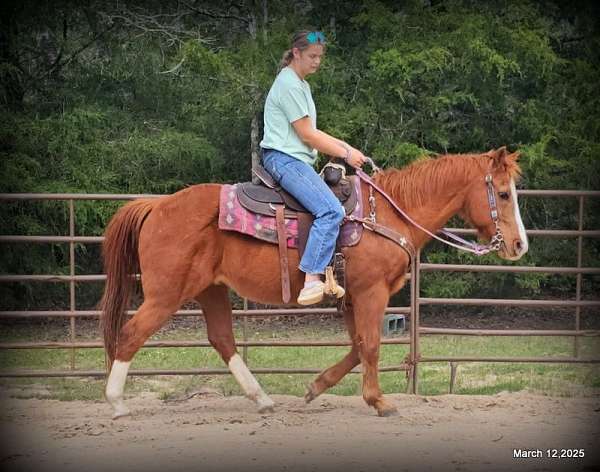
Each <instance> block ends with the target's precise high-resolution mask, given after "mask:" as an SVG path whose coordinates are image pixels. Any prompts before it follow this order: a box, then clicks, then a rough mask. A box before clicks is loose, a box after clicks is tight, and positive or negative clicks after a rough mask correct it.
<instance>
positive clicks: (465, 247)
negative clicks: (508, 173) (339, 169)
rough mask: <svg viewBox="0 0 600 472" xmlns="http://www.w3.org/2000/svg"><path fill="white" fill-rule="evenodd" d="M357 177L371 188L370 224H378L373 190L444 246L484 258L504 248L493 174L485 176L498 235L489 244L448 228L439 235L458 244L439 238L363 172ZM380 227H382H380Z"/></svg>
mask: <svg viewBox="0 0 600 472" xmlns="http://www.w3.org/2000/svg"><path fill="white" fill-rule="evenodd" d="M367 162H368V163H369V164H370V165H371V168H372V169H373V171H374V173H378V172H381V169H380V168H379V167H377V165H375V163H374V162H373V160H372V159H371V158H370V157H367ZM356 175H358V177H359V178H360V179H361V180H362V181H363V182H365V183H366V184H367V185H368V186H369V192H370V196H369V205H370V206H371V213H370V216H369V218H367V219H366V220H370V224H376V222H375V198H374V196H373V189H375V190H376V191H377V192H379V193H380V194H381V195H382V196H383V198H385V199H386V200H387V201H388V202H389V203H390V204H391V205H392V207H393V208H394V209H395V210H396V211H397V212H398V213H400V215H402V217H403V218H404V219H405V220H406V221H408V222H409V223H410V224H412V225H413V226H415V227H416V228H418V229H420V230H421V231H423V232H424V233H425V234H427V235H429V236H431V237H432V238H434V239H436V240H438V241H440V242H442V243H444V244H446V245H448V246H451V247H454V248H456V249H459V250H461V251H466V252H470V253H472V254H475V255H476V256H483V255H485V254H488V253H490V252H492V251H499V250H500V248H501V247H502V244H503V243H504V236H503V235H502V231H501V230H500V222H499V215H498V205H497V202H496V189H495V188H494V183H493V179H492V174H487V175H486V176H485V183H486V188H487V197H488V205H489V208H490V216H491V218H492V221H493V223H494V226H495V227H496V233H495V234H494V235H493V236H492V238H491V239H490V242H489V243H488V244H479V243H477V242H474V241H469V240H466V239H463V238H461V237H460V236H458V235H456V234H454V233H452V232H450V231H449V230H448V229H446V228H443V229H441V230H440V231H439V233H440V234H442V235H444V236H446V237H448V238H450V239H452V240H454V241H456V242H452V241H448V240H446V239H444V238H441V237H439V236H438V235H436V234H434V233H432V232H431V231H429V230H428V229H427V228H424V227H423V226H421V225H420V224H419V223H417V222H416V221H415V220H413V219H412V218H411V217H410V216H409V215H408V214H407V213H406V212H405V211H404V210H402V209H401V208H400V207H399V206H398V205H397V204H396V202H394V200H392V198H391V197H390V196H389V195H388V194H387V193H386V192H385V191H384V190H383V189H382V188H380V187H379V186H378V185H377V184H376V183H375V181H374V180H373V179H372V178H371V177H370V176H369V175H367V174H366V173H365V172H364V171H363V170H361V169H357V170H356ZM346 219H347V220H349V221H358V222H361V223H363V226H365V227H366V228H368V229H371V228H369V226H370V224H368V223H366V222H365V221H361V220H359V219H358V218H353V217H352V215H350V216H348V217H347V218H346ZM378 226H380V225H378Z"/></svg>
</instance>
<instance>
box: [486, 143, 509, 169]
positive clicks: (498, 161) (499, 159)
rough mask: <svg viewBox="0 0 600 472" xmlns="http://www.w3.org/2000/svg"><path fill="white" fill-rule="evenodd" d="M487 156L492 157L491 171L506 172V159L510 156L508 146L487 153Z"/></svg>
mask: <svg viewBox="0 0 600 472" xmlns="http://www.w3.org/2000/svg"><path fill="white" fill-rule="evenodd" d="M487 155H488V156H490V168H491V170H500V171H504V170H506V159H507V156H508V152H507V150H506V146H502V147H501V148H498V149H492V150H491V151H488V152H487Z"/></svg>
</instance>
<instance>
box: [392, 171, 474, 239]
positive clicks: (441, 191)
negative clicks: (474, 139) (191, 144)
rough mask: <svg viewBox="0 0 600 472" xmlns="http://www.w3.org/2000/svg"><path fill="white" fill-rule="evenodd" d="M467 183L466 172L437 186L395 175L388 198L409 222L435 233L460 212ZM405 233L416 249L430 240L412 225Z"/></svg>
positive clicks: (455, 175) (406, 176)
mask: <svg viewBox="0 0 600 472" xmlns="http://www.w3.org/2000/svg"><path fill="white" fill-rule="evenodd" d="M471 179H472V176H470V175H468V174H467V173H466V172H465V174H464V175H463V174H461V173H457V174H454V175H453V177H452V179H449V180H448V181H446V182H444V184H443V185H440V184H439V183H438V184H435V183H432V182H431V181H426V180H417V179H415V180H412V179H411V178H410V175H407V174H405V173H399V174H398V177H397V179H394V180H396V182H393V184H392V185H390V187H391V188H392V193H391V195H392V198H393V199H394V201H395V203H396V204H397V205H398V206H399V207H400V208H402V209H403V210H404V211H405V212H406V213H407V214H408V215H409V216H410V217H411V218H412V219H413V220H415V221H416V222H417V223H419V224H420V225H421V226H423V227H425V228H426V229H428V230H429V231H431V232H432V233H435V232H437V231H438V230H440V229H441V228H442V227H443V226H444V225H445V224H446V223H447V222H448V220H449V219H450V218H452V216H454V215H456V214H457V213H458V212H459V211H460V210H461V209H462V207H463V205H464V202H465V196H466V190H467V187H468V185H469V183H470V182H471ZM384 190H385V188H384ZM386 192H387V190H386ZM398 216H399V215H398ZM408 231H409V232H410V235H409V236H410V238H411V241H412V242H413V244H414V245H415V247H417V248H420V247H422V246H423V245H424V244H425V243H426V242H427V241H428V240H429V239H430V236H428V235H427V234H425V233H424V232H423V231H421V230H419V229H418V228H416V227H415V226H413V225H412V224H408Z"/></svg>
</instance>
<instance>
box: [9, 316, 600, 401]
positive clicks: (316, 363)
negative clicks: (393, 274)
mask: <svg viewBox="0 0 600 472" xmlns="http://www.w3.org/2000/svg"><path fill="white" fill-rule="evenodd" d="M236 331H237V332H236V338H237V339H242V334H241V328H238V329H236ZM248 334H249V335H248V339H249V340H268V339H280V340H281V339H294V340H301V339H306V340H309V339H310V340H324V339H327V340H345V339H346V334H345V332H344V331H342V328H341V326H339V327H331V326H326V327H311V326H300V327H293V328H289V329H288V330H287V331H285V332H283V333H282V332H281V329H278V330H277V332H276V333H275V332H274V331H273V330H272V328H270V327H268V326H259V327H253V328H252V330H251V332H249V333H248ZM199 337H200V335H199V331H198V329H197V328H186V329H172V330H165V331H161V332H160V333H158V334H157V335H156V336H154V337H153V339H162V340H164V339H199ZM41 338H43V339H53V340H56V339H65V337H64V336H62V335H61V334H60V333H57V332H51V330H50V331H49V330H45V331H44V332H43V333H40V332H39V330H23V329H20V330H16V329H15V330H11V329H8V330H3V332H2V334H1V335H0V339H1V340H2V341H4V342H8V341H13V342H14V341H34V340H38V341H39V340H40V339H41ZM78 339H94V335H93V334H89V333H88V335H85V334H84V335H83V336H81V337H80V338H78ZM580 342H581V350H580V352H581V356H582V357H595V358H598V357H599V354H600V344H599V343H598V340H597V339H596V338H582V339H581V341H580ZM240 351H241V348H240ZM347 351H348V348H347V347H312V348H306V347H250V348H248V363H249V366H250V367H251V368H253V367H254V368H256V367H272V368H295V367H299V368H301V367H304V368H306V367H311V368H319V369H321V368H325V367H328V366H330V365H332V364H334V363H335V362H337V361H338V360H339V359H341V358H342V357H343V356H344V355H345V353H346V352H347ZM407 353H408V346H404V345H384V346H382V347H381V355H380V365H381V366H386V365H397V364H400V363H402V362H403V360H404V358H405V356H406V355H407ZM421 354H422V356H424V357H429V356H469V355H471V356H472V355H477V356H485V357H499V356H507V355H509V356H510V357H534V356H535V357H539V356H547V357H571V356H572V355H573V341H572V339H571V338H562V337H560V338H559V337H487V338H479V337H471V336H423V337H422V338H421ZM75 366H76V369H77V370H103V369H104V352H103V350H102V349H77V350H76V351H75ZM70 367H71V351H70V350H68V349H35V350H34V349H14V350H4V351H2V352H0V372H1V371H5V370H12V369H19V370H26V369H32V370H42V369H49V370H69V369H70ZM200 367H202V368H209V367H214V368H224V367H225V365H224V363H223V361H222V360H221V358H220V357H219V355H218V354H217V353H216V351H214V350H213V349H212V348H197V347H192V348H190V347H187V348H185V347H184V348H145V349H141V350H140V352H139V353H138V354H137V355H136V357H135V358H134V361H133V363H132V369H192V368H200ZM257 377H258V380H259V382H260V383H261V384H262V385H263V387H264V389H265V390H266V391H267V392H269V393H280V394H289V395H303V393H304V389H305V385H306V384H307V383H309V382H310V381H311V380H312V379H313V378H314V377H315V376H314V375H313V374H310V375H305V374H294V375H292V374H260V375H258V376H257ZM449 379H450V366H449V363H448V362H437V363H422V364H420V367H419V393H421V394H423V395H439V394H445V393H448V389H449ZM380 383H381V387H382V390H383V391H384V392H385V393H397V392H406V389H407V380H406V375H405V373H404V372H383V373H381V374H380ZM103 386H104V380H103V379H92V378H33V379H27V378H24V379H16V378H3V379H0V388H2V389H6V390H8V392H9V394H10V395H12V396H17V397H24V398H31V397H41V398H55V399H59V400H74V399H78V400H102V395H103V394H102V391H103ZM201 387H204V388H206V387H208V388H212V389H215V390H217V391H220V392H222V393H223V394H225V395H240V394H241V393H242V392H241V390H240V388H239V386H238V384H237V383H236V382H235V380H234V379H233V378H232V376H230V375H211V376H162V377H130V378H129V380H128V383H127V388H126V394H127V395H128V396H129V395H135V394H136V393H139V392H142V391H153V392H156V393H158V394H159V395H160V396H161V397H162V398H169V397H172V396H179V395H184V394H185V393H186V392H192V391H194V390H197V389H199V388H201ZM599 388H600V367H599V366H597V365H588V364H584V365H581V364H579V365H575V364H542V363H537V364H530V363H499V362H498V363H467V362H465V363H460V364H459V367H458V370H457V377H456V383H455V388H454V393H457V394H494V393H498V392H501V391H520V390H528V391H532V392H536V393H541V394H548V395H560V396H582V395H590V394H595V393H597V392H598V389H599ZM329 392H330V393H334V394H337V395H359V394H360V392H361V376H360V375H354V374H351V375H347V376H346V377H345V378H344V379H343V380H342V381H341V382H340V383H339V384H338V385H336V386H335V387H334V388H332V389H331V390H330V391H329Z"/></svg>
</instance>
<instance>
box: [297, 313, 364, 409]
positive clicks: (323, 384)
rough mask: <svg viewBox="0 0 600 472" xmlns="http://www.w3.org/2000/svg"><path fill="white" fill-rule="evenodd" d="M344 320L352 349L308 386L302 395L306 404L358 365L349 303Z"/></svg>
mask: <svg viewBox="0 0 600 472" xmlns="http://www.w3.org/2000/svg"><path fill="white" fill-rule="evenodd" d="M344 319H345V320H346V327H347V329H348V334H349V335H350V339H352V348H351V349H350V352H349V353H348V354H346V355H345V356H344V358H343V359H342V360H341V361H340V362H338V363H337V364H335V365H333V366H331V367H329V368H328V369H326V370H324V371H323V372H321V373H320V374H319V376H318V377H317V378H316V379H315V380H314V381H313V382H312V383H311V384H310V385H309V386H308V390H307V392H306V395H304V400H305V401H306V403H309V402H311V401H313V400H314V399H315V398H317V397H318V396H319V395H321V394H322V393H323V392H324V391H325V390H327V389H328V388H331V387H333V386H334V385H336V384H337V383H338V382H339V381H340V380H342V378H344V376H345V375H346V374H347V373H348V372H350V371H351V370H352V369H353V368H354V367H356V366H357V365H358V364H360V358H359V356H358V346H357V345H356V343H355V342H354V337H355V332H356V328H355V325H354V311H353V310H352V305H351V304H350V303H348V304H347V305H346V309H345V310H344Z"/></svg>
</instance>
